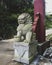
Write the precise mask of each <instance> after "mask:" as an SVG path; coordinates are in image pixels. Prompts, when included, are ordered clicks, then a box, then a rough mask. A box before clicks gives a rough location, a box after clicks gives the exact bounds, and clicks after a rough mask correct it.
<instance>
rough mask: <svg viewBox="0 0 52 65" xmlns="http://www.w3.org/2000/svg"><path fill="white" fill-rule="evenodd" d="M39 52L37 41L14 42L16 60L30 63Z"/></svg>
mask: <svg viewBox="0 0 52 65" xmlns="http://www.w3.org/2000/svg"><path fill="white" fill-rule="evenodd" d="M36 54H37V41H36V40H35V42H31V43H24V42H15V43H14V60H15V61H18V62H22V63H26V64H29V63H31V62H32V60H33V59H34V57H35V55H36Z"/></svg>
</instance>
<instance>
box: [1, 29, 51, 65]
mask: <svg viewBox="0 0 52 65" xmlns="http://www.w3.org/2000/svg"><path fill="white" fill-rule="evenodd" d="M48 34H52V29H49V30H46V35H48ZM13 42H14V40H13V39H10V40H3V41H0V65H23V64H20V63H17V62H14V61H13V60H12V59H13V55H14V51H13ZM41 65H46V64H44V63H42V64H41ZM48 65H50V64H48ZM51 65H52V64H51Z"/></svg>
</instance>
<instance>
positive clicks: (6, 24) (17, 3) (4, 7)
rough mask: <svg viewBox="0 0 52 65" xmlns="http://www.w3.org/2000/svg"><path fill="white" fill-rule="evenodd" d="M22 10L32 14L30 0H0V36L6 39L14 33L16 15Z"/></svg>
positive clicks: (16, 23)
mask: <svg viewBox="0 0 52 65" xmlns="http://www.w3.org/2000/svg"><path fill="white" fill-rule="evenodd" d="M23 12H28V13H30V15H31V16H33V5H32V0H0V37H2V38H3V39H7V38H12V37H13V36H14V35H15V34H16V28H17V25H18V22H17V17H18V16H19V15H20V14H21V13H23ZM32 18H33V17H32Z"/></svg>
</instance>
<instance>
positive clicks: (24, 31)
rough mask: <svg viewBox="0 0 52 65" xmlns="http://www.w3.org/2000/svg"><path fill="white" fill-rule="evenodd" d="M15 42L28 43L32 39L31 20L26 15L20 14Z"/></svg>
mask: <svg viewBox="0 0 52 65" xmlns="http://www.w3.org/2000/svg"><path fill="white" fill-rule="evenodd" d="M18 24H19V25H18V27H17V36H16V41H17V42H26V43H30V42H31V39H32V18H31V16H30V15H29V14H28V13H22V14H21V15H19V17H18Z"/></svg>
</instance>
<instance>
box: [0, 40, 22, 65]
mask: <svg viewBox="0 0 52 65" xmlns="http://www.w3.org/2000/svg"><path fill="white" fill-rule="evenodd" d="M13 55H14V51H13V42H12V40H10V41H9V40H6V41H0V65H22V64H19V63H17V62H14V61H13V60H12V59H13Z"/></svg>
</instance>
